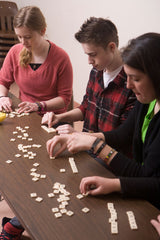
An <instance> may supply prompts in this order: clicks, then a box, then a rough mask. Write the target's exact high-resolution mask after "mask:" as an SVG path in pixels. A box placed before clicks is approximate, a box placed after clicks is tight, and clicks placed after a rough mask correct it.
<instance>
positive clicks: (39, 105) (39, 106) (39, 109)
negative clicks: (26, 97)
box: [35, 102, 42, 112]
mask: <svg viewBox="0 0 160 240" xmlns="http://www.w3.org/2000/svg"><path fill="white" fill-rule="evenodd" d="M35 103H36V104H37V106H38V112H40V111H41V109H42V105H41V104H40V102H35Z"/></svg>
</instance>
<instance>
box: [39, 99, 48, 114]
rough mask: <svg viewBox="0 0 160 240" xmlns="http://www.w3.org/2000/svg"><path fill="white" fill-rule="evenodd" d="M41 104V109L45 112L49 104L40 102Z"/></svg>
mask: <svg viewBox="0 0 160 240" xmlns="http://www.w3.org/2000/svg"><path fill="white" fill-rule="evenodd" d="M40 104H41V106H42V107H41V111H42V112H43V111H46V110H47V105H46V102H44V101H43V102H40Z"/></svg>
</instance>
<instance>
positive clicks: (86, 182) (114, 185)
mask: <svg viewBox="0 0 160 240" xmlns="http://www.w3.org/2000/svg"><path fill="white" fill-rule="evenodd" d="M120 191H121V185H120V180H119V179H118V178H113V179H112V178H103V177H98V176H93V177H85V178H82V180H81V183H80V192H81V193H82V194H86V193H88V194H90V195H100V194H109V193H112V192H120Z"/></svg>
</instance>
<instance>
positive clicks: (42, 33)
mask: <svg viewBox="0 0 160 240" xmlns="http://www.w3.org/2000/svg"><path fill="white" fill-rule="evenodd" d="M45 32H46V28H44V29H42V30H41V32H40V33H41V35H42V36H43V35H44V34H45Z"/></svg>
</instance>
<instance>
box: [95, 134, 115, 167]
mask: <svg viewBox="0 0 160 240" xmlns="http://www.w3.org/2000/svg"><path fill="white" fill-rule="evenodd" d="M101 134H102V133H101ZM100 138H101V137H100ZM103 139H104V135H103V138H102V141H100V142H99V143H98V144H97V145H96V146H95V147H94V154H97V155H98V156H99V157H100V158H101V159H102V160H103V161H105V163H106V164H107V165H109V164H110V163H111V161H112V159H113V158H114V157H115V155H116V154H117V151H116V150H115V149H113V148H112V147H110V146H109V145H108V144H105V143H104V141H103ZM101 146H103V147H102V148H101ZM100 149H101V150H100Z"/></svg>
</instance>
